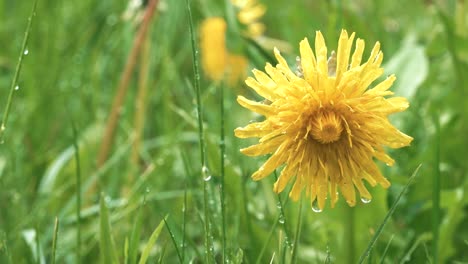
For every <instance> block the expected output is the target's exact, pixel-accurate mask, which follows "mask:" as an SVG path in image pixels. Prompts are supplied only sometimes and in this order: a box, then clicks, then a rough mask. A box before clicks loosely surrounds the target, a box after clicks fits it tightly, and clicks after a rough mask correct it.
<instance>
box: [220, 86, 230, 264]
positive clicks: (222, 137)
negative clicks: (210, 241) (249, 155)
mask: <svg viewBox="0 0 468 264" xmlns="http://www.w3.org/2000/svg"><path fill="white" fill-rule="evenodd" d="M219 105H220V113H221V130H220V142H219V149H220V156H221V188H220V189H219V190H220V200H221V229H222V247H223V263H228V259H227V255H226V254H227V252H226V247H227V245H226V243H227V240H226V203H225V185H224V184H225V182H224V165H225V164H224V163H225V153H226V142H225V131H224V118H225V115H224V84H222V85H221V87H220V103H219Z"/></svg>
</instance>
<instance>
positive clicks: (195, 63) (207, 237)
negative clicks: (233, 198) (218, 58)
mask: <svg viewBox="0 0 468 264" xmlns="http://www.w3.org/2000/svg"><path fill="white" fill-rule="evenodd" d="M186 5H187V13H188V18H189V30H190V40H191V46H192V60H193V73H194V81H195V91H196V97H197V98H196V105H197V119H198V139H199V144H200V161H201V166H202V168H201V172H202V176H203V178H204V179H203V203H204V215H205V221H204V222H205V223H204V228H205V257H206V263H212V262H213V256H212V250H213V247H212V243H211V224H210V212H209V211H210V210H209V208H208V180H209V179H210V178H211V176H210V175H209V170H208V167H207V166H206V161H205V156H206V152H205V137H204V133H203V112H202V110H203V107H202V102H201V88H200V69H199V59H198V48H197V45H196V42H195V39H196V36H195V31H194V29H193V18H192V10H191V7H190V1H189V0H186Z"/></svg>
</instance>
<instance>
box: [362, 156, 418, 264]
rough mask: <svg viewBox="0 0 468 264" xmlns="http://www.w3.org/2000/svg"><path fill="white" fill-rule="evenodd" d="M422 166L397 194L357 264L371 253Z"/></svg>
mask: <svg viewBox="0 0 468 264" xmlns="http://www.w3.org/2000/svg"><path fill="white" fill-rule="evenodd" d="M421 166H422V164H419V166H418V167H417V168H416V169H415V170H414V172H413V174H412V175H411V177H410V178H409V180H408V182H407V183H406V185H405V187H403V190H401V192H400V194H398V196H397V198H396V200H395V202H394V203H393V205H392V207H391V208H390V210H389V211H388V213H387V215H386V216H385V218H384V220H383V221H382V223H381V224H380V226H379V228H377V231H376V232H375V234H374V236H373V237H372V239H371V241H370V242H369V245H367V248H366V250H365V251H364V253H363V254H362V255H361V257H360V258H359V262H358V263H359V264H361V263H363V262H364V260H365V259H366V258H367V257H368V256H369V253H370V252H371V250H372V247H374V245H375V242H376V241H377V239H378V238H379V236H380V234H381V233H382V231H383V229H384V227H385V225H386V224H387V222H388V220H390V217H391V216H392V215H393V213H394V212H395V209H396V208H397V206H398V203H399V202H400V199H401V197H402V196H403V194H404V193H405V192H406V190H407V189H408V187H409V186H410V185H411V183H412V182H413V180H414V178H415V177H416V175H417V174H418V171H419V169H420V168H421Z"/></svg>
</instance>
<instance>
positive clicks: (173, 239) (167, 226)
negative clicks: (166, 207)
mask: <svg viewBox="0 0 468 264" xmlns="http://www.w3.org/2000/svg"><path fill="white" fill-rule="evenodd" d="M163 220H164V224H165V225H166V228H167V231H168V232H169V235H170V237H171V240H172V243H173V244H174V248H175V250H176V253H177V257H178V258H179V261H180V263H183V260H182V255H181V254H180V250H179V246H177V241H176V239H175V236H174V233H172V231H171V227H170V226H169V223H167V221H166V219H165V218H164V219H163Z"/></svg>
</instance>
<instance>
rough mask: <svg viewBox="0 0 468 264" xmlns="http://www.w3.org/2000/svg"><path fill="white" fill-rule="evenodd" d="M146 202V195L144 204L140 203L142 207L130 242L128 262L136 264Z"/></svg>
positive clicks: (134, 224)
mask: <svg viewBox="0 0 468 264" xmlns="http://www.w3.org/2000/svg"><path fill="white" fill-rule="evenodd" d="M145 203H146V196H145V197H144V198H143V204H140V208H139V209H138V213H137V216H136V219H135V222H134V223H133V227H132V233H131V235H130V242H129V247H128V259H127V261H128V263H130V264H134V263H136V261H137V255H138V244H139V243H140V237H141V227H142V225H143V217H142V214H143V213H142V212H143V206H144V205H145Z"/></svg>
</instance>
